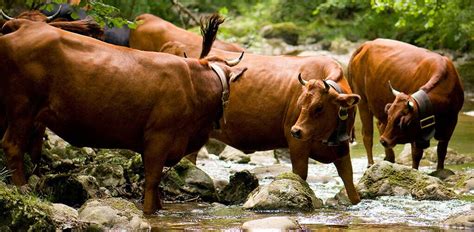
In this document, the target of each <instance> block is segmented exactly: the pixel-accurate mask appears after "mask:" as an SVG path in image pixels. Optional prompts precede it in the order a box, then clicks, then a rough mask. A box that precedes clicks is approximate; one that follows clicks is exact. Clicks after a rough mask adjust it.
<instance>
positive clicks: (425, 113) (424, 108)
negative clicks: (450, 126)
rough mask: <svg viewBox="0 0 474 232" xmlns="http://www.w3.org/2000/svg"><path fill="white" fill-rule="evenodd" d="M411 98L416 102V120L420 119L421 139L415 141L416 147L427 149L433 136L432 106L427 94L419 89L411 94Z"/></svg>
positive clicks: (434, 122)
mask: <svg viewBox="0 0 474 232" xmlns="http://www.w3.org/2000/svg"><path fill="white" fill-rule="evenodd" d="M411 97H412V98H413V99H414V100H415V101H416V103H417V105H418V118H419V119H420V121H419V125H420V129H421V138H419V139H418V140H416V141H415V143H417V147H420V148H427V147H428V146H429V143H430V139H431V138H433V136H434V134H435V124H436V120H435V116H434V110H433V104H432V103H431V100H430V98H429V96H428V94H427V93H426V92H425V91H424V90H422V89H420V90H418V91H416V92H415V93H413V94H412V95H411Z"/></svg>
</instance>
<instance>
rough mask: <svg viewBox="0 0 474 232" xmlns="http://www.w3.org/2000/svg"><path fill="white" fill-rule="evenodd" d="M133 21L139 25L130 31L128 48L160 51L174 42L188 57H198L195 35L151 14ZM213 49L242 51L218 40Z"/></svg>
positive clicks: (234, 45) (233, 45)
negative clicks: (180, 45)
mask: <svg viewBox="0 0 474 232" xmlns="http://www.w3.org/2000/svg"><path fill="white" fill-rule="evenodd" d="M135 20H136V21H138V22H139V25H138V27H137V28H136V29H135V30H131V31H130V41H129V46H130V47H131V48H135V49H140V50H144V51H160V50H161V49H162V48H163V45H164V44H166V43H167V42H170V41H176V42H180V43H182V44H184V45H185V46H186V47H187V51H186V53H188V55H190V57H199V55H200V54H199V52H200V51H201V43H202V38H201V37H200V36H198V35H197V34H194V33H192V32H189V31H186V30H184V29H182V28H180V27H177V26H175V25H174V24H172V23H170V22H168V21H166V20H163V19H161V18H160V17H157V16H154V15H151V14H142V15H140V16H138V17H137V18H136V19H135ZM213 48H219V49H222V50H225V51H234V52H243V51H244V49H243V48H241V47H240V46H238V45H236V44H232V43H227V42H222V41H219V40H216V41H215V42H214V45H213ZM180 55H182V54H180Z"/></svg>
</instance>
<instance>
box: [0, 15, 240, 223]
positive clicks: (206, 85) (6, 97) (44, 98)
mask: <svg viewBox="0 0 474 232" xmlns="http://www.w3.org/2000/svg"><path fill="white" fill-rule="evenodd" d="M218 22H221V21H219V20H214V21H213V20H210V25H209V26H208V30H206V31H208V32H209V33H208V34H207V36H206V38H207V39H204V41H205V42H204V46H203V51H209V50H210V47H211V45H212V41H213V40H212V39H213V38H215V33H216V31H217V30H216V25H215V24H216V23H218ZM4 28H8V30H7V31H9V32H10V33H8V34H6V35H4V36H1V37H0V73H1V76H0V100H1V101H2V103H3V105H4V106H5V108H4V109H5V110H6V115H7V117H6V121H7V126H8V127H7V129H6V132H5V135H4V137H3V139H2V147H3V149H4V151H5V154H6V158H7V164H8V167H9V169H10V170H11V171H12V180H13V182H14V183H15V184H16V185H19V186H20V185H24V184H26V179H25V176H24V173H23V155H24V152H25V151H26V150H27V147H28V140H29V139H30V138H31V136H33V133H34V128H35V127H36V126H37V125H42V126H47V127H48V128H50V129H51V130H52V131H53V132H55V133H56V134H58V135H59V136H61V137H62V138H64V139H65V140H66V141H68V142H70V143H71V144H73V145H75V146H91V147H101V148H124V149H130V150H133V151H136V152H139V153H141V154H142V156H143V162H144V166H145V189H144V191H145V193H144V194H145V197H144V199H145V200H144V207H143V208H144V209H143V210H144V212H145V213H147V214H150V213H153V212H154V211H155V210H156V209H159V208H161V201H160V197H159V194H158V184H159V182H160V178H161V172H162V169H163V167H164V166H165V165H166V166H172V165H174V164H176V163H177V162H178V161H179V160H180V159H181V158H182V157H183V156H184V155H186V154H189V153H191V152H195V151H197V150H198V149H200V148H201V147H202V145H204V143H205V142H206V141H207V139H208V137H209V132H210V131H211V130H212V123H213V122H214V121H215V120H218V119H219V118H220V116H221V112H222V101H223V100H227V99H225V98H224V99H223V98H222V96H223V93H225V92H227V91H228V89H227V88H228V86H229V85H228V84H229V82H230V80H235V79H237V78H238V77H240V76H241V74H242V73H243V72H244V71H245V70H246V69H245V68H235V67H234V68H231V67H229V66H228V65H235V64H236V63H238V61H239V60H234V61H232V62H228V61H226V60H223V59H221V58H219V57H215V56H214V57H209V58H203V59H184V58H180V57H177V56H173V55H169V54H163V53H156V52H145V51H138V50H134V49H129V48H124V47H118V46H114V45H110V44H106V43H103V42H101V41H98V40H95V39H92V38H89V37H85V36H81V35H78V34H74V33H70V32H67V31H64V30H60V29H58V28H55V27H51V26H49V25H48V24H46V23H43V22H33V21H30V20H24V19H15V20H10V21H9V22H7V23H6V24H5V25H4ZM210 39H211V40H210ZM204 55H207V54H204Z"/></svg>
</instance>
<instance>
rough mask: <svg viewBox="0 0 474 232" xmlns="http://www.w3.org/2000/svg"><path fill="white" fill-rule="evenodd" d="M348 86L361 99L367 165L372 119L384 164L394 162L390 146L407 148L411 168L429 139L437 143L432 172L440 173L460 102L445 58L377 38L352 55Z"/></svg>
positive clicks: (455, 76)
mask: <svg viewBox="0 0 474 232" xmlns="http://www.w3.org/2000/svg"><path fill="white" fill-rule="evenodd" d="M349 82H350V84H351V87H352V89H353V90H354V92H355V93H357V94H360V96H361V97H362V100H361V103H360V104H359V112H360V118H361V121H362V135H363V141H364V146H365V149H366V150H367V158H368V163H369V165H372V164H373V163H374V161H373V158H372V133H373V121H372V120H373V116H375V118H377V120H379V123H378V125H379V131H380V134H381V138H380V142H381V143H382V145H383V146H384V147H385V160H388V161H390V162H394V161H395V156H394V153H393V150H392V148H393V147H394V146H395V144H400V143H411V146H412V159H413V160H412V167H413V168H415V169H417V168H418V166H419V163H420V159H421V157H422V156H423V149H425V148H427V147H428V146H429V140H430V139H431V138H432V137H433V136H434V138H435V139H437V140H438V141H439V142H438V151H437V152H438V165H437V169H438V170H440V169H443V168H444V159H445V157H446V149H447V147H448V142H449V140H450V138H451V135H452V134H453V131H454V128H455V127H456V123H457V119H458V112H459V111H460V110H461V107H462V105H463V102H464V92H463V87H462V84H461V81H460V80H459V76H458V73H457V72H456V69H455V68H454V66H453V64H452V62H451V61H450V60H449V59H448V58H446V57H443V56H441V55H439V54H437V53H434V52H430V51H428V50H426V49H423V48H418V47H415V46H413V45H410V44H406V43H403V42H398V41H394V40H388V39H377V40H374V41H369V42H366V43H364V44H363V45H362V46H360V47H359V48H358V49H357V51H356V52H355V53H354V54H353V55H352V58H351V61H350V63H349ZM390 84H391V85H390ZM392 86H393V87H394V88H396V89H398V90H399V91H401V92H399V91H397V90H395V89H393V88H392Z"/></svg>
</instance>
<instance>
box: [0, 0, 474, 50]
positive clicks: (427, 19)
mask: <svg viewBox="0 0 474 232" xmlns="http://www.w3.org/2000/svg"><path fill="white" fill-rule="evenodd" d="M69 1H71V0H69ZM72 1H74V0H72ZM44 2H56V3H64V2H67V0H0V7H2V8H3V9H8V10H13V11H15V10H16V11H19V9H21V8H31V7H40V5H41V3H44ZM87 5H88V6H92V7H90V8H91V11H90V14H92V15H93V16H95V17H96V18H97V19H98V20H99V21H101V22H103V23H108V24H114V25H118V26H120V25H121V24H123V23H125V22H126V21H124V20H123V19H127V20H131V21H133V19H134V18H135V17H136V16H137V15H140V14H142V13H151V14H155V15H157V16H160V17H162V18H164V19H166V20H168V21H171V22H172V23H174V24H176V25H178V26H181V27H185V28H189V27H192V26H195V25H196V24H197V22H196V18H198V17H199V16H200V15H203V14H209V13H214V12H219V13H221V14H222V15H224V16H225V17H226V18H227V21H226V23H225V24H224V25H223V26H222V29H221V30H220V34H219V36H220V37H221V38H224V39H233V40H234V41H237V42H241V43H243V44H246V43H251V42H252V40H254V39H259V38H261V34H262V33H261V30H260V29H261V28H263V27H265V26H266V25H274V26H275V27H279V28H281V29H282V30H284V31H285V30H286V31H288V33H296V34H298V37H297V40H296V41H294V42H295V43H297V44H304V43H315V42H319V41H321V40H334V39H338V38H345V39H347V40H349V41H353V42H355V41H360V40H371V39H375V38H380V37H382V38H391V39H396V40H400V41H405V42H408V43H411V44H415V45H417V46H421V47H425V48H428V49H449V50H454V51H457V52H463V53H465V52H472V51H473V50H474V0H240V1H235V0H82V1H81V3H80V7H84V6H87ZM41 7H43V8H45V7H48V6H44V5H43V6H41ZM49 7H51V6H49ZM8 12H10V11H8ZM11 14H13V13H11ZM13 15H14V14H13ZM191 15H192V16H191ZM193 16H194V17H193ZM130 25H131V26H132V27H133V26H136V25H134V24H130Z"/></svg>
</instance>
